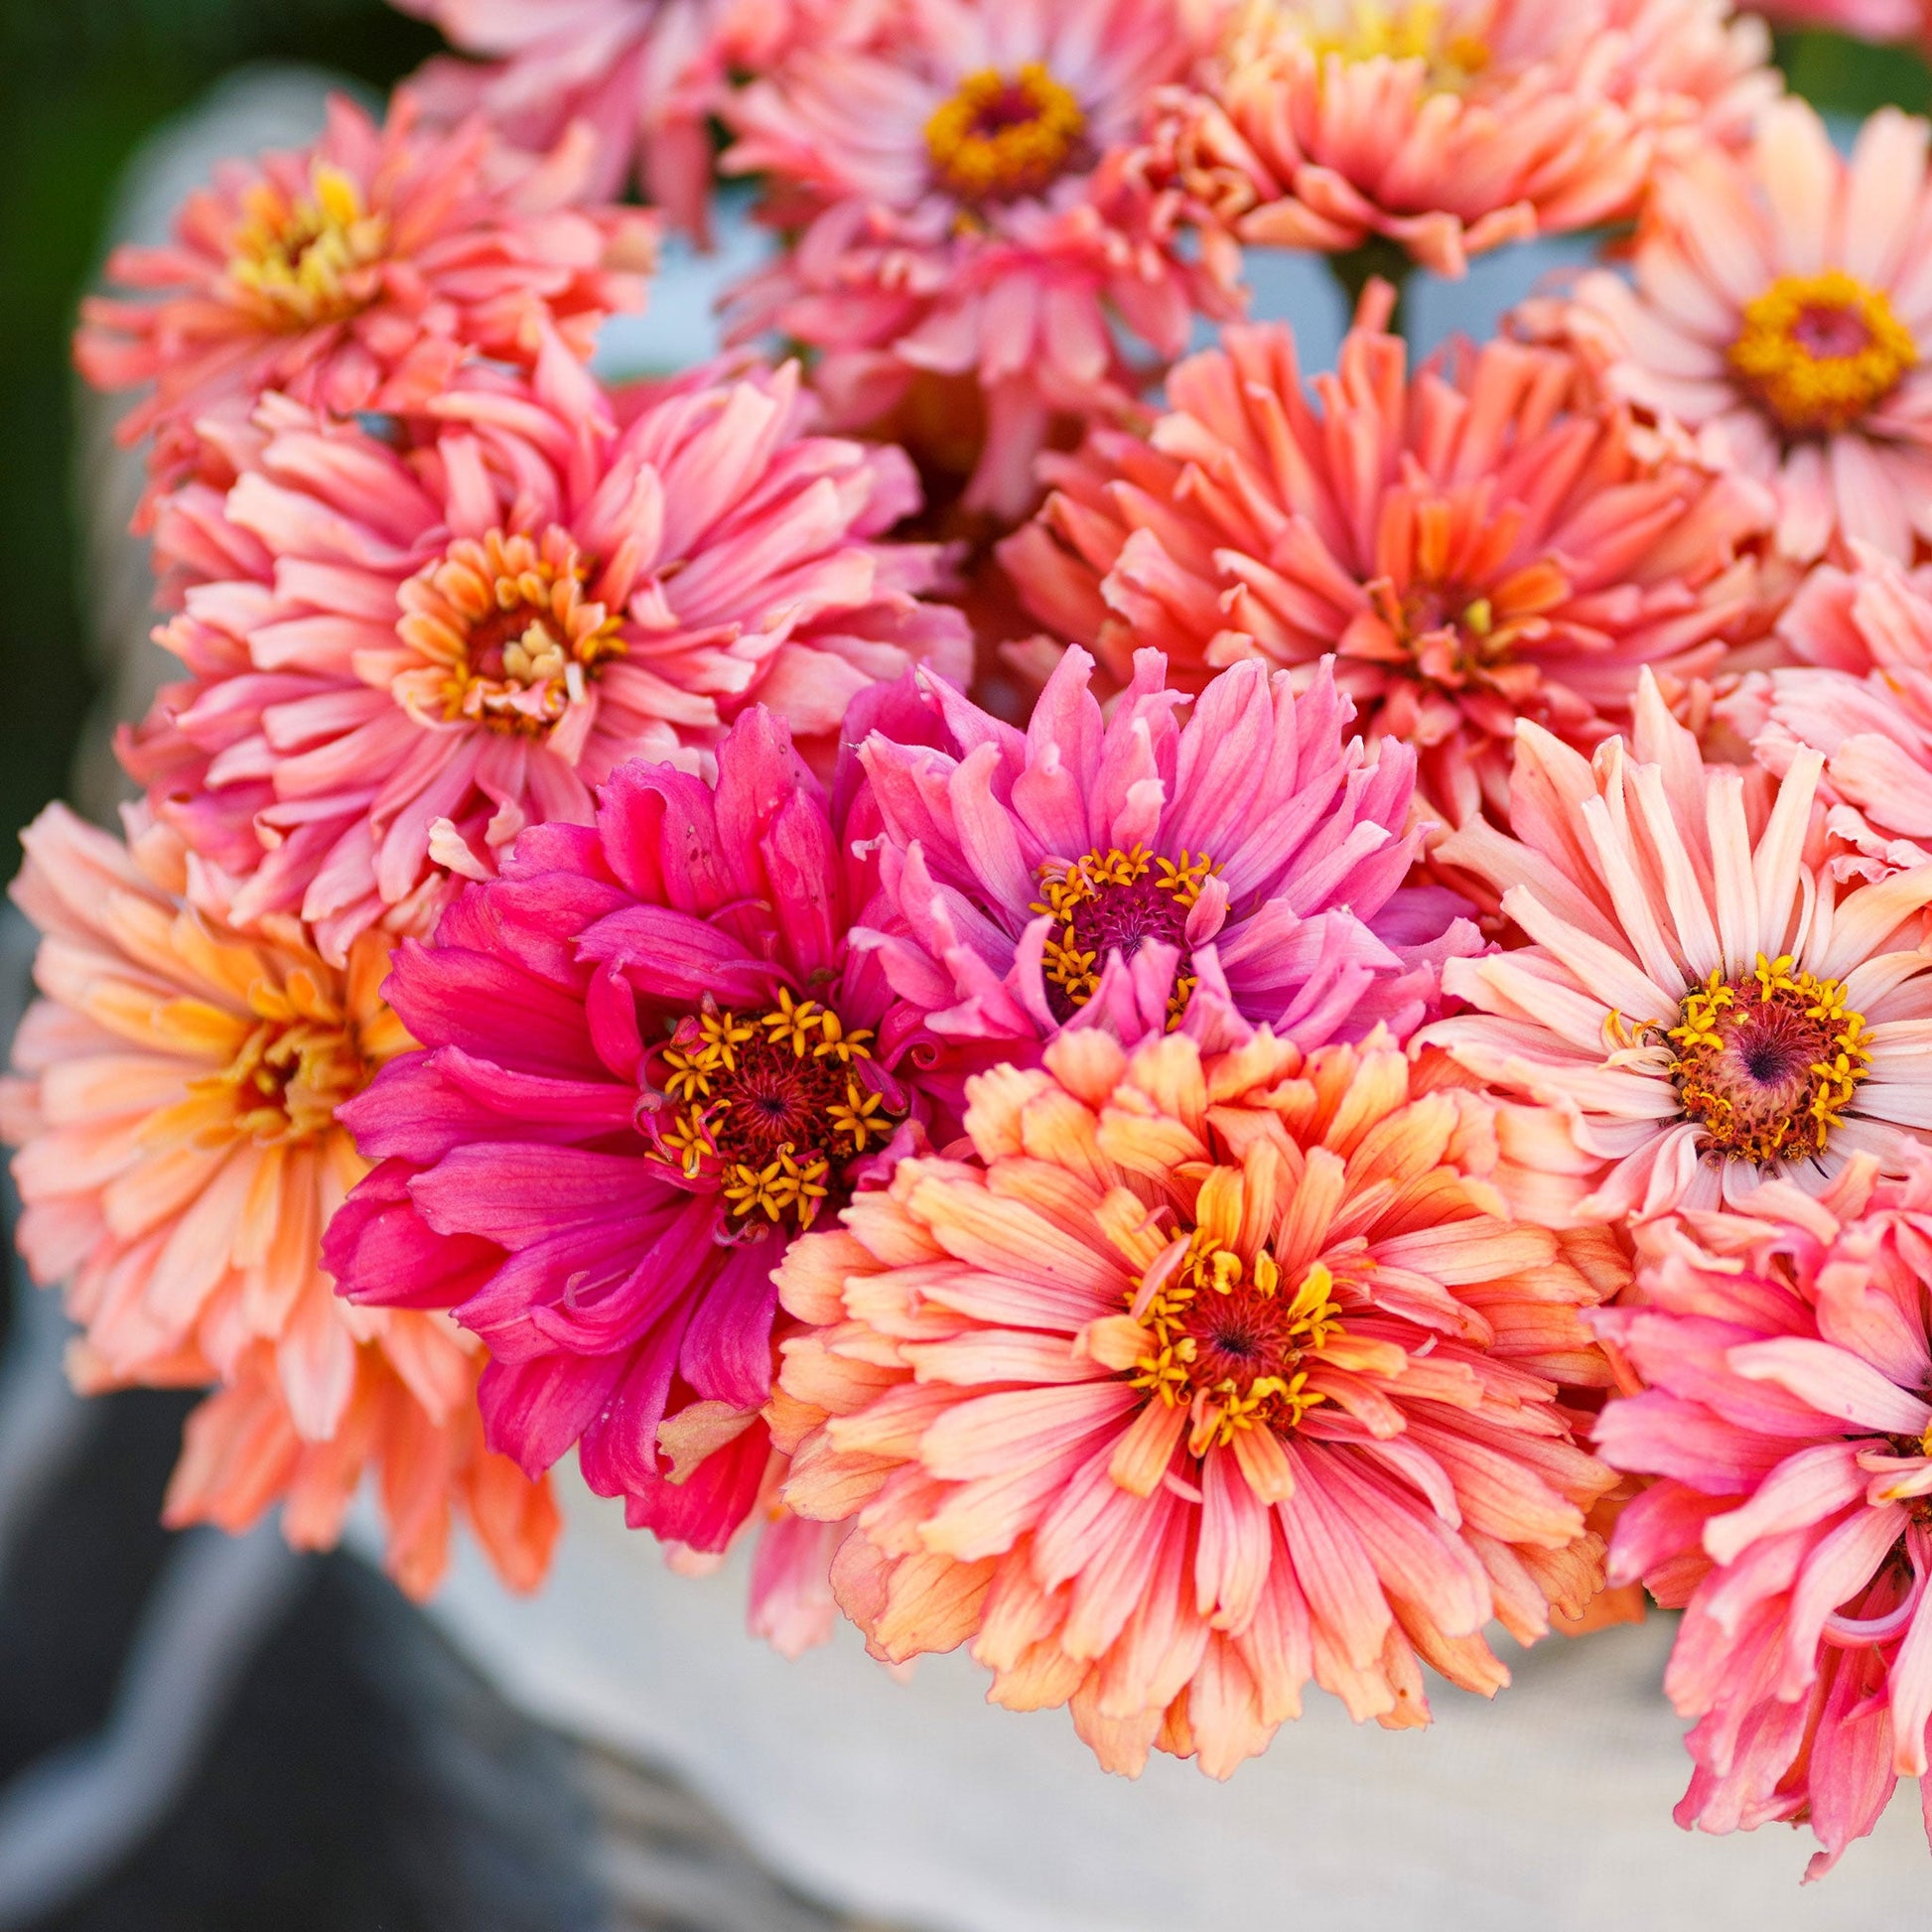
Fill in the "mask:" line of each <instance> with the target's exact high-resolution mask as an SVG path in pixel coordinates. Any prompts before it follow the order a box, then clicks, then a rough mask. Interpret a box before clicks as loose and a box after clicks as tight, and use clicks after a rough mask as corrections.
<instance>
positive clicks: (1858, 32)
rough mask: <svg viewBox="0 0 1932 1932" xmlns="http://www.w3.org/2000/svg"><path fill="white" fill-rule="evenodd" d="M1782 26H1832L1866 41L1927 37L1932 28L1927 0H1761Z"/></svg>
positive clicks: (1762, 10) (1760, 6)
mask: <svg viewBox="0 0 1932 1932" xmlns="http://www.w3.org/2000/svg"><path fill="white" fill-rule="evenodd" d="M1756 10H1757V11H1758V12H1759V13H1761V14H1762V15H1763V16H1764V18H1765V19H1766V20H1769V21H1772V22H1775V23H1776V24H1777V25H1778V26H1780V27H1828V28H1830V29H1831V30H1832V31H1833V32H1834V33H1839V34H1850V35H1853V36H1854V37H1855V38H1857V39H1859V40H1864V41H1909V40H1917V39H1923V38H1925V36H1926V35H1927V33H1928V31H1932V23H1928V20H1927V17H1926V7H1925V0H1757V9H1756Z"/></svg>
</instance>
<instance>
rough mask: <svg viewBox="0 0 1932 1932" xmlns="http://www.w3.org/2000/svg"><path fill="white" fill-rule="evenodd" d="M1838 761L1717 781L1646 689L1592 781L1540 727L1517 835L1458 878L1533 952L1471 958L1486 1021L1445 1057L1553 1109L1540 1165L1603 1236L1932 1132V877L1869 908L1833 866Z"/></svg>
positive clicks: (1527, 767)
mask: <svg viewBox="0 0 1932 1932" xmlns="http://www.w3.org/2000/svg"><path fill="white" fill-rule="evenodd" d="M1823 763H1824V760H1823V759H1821V758H1820V757H1819V755H1818V754H1817V753H1816V752H1810V751H1802V752H1799V753H1798V754H1797V755H1796V756H1795V757H1794V758H1793V759H1792V760H1791V764H1790V768H1789V769H1788V770H1787V771H1786V773H1785V774H1784V777H1783V779H1782V780H1781V781H1773V780H1772V778H1771V776H1770V774H1769V773H1768V772H1766V771H1763V770H1761V769H1749V770H1743V769H1738V768H1735V767H1732V766H1728V765H1707V764H1706V763H1705V762H1704V759H1703V758H1702V757H1701V755H1700V753H1699V751H1698V746H1697V742H1696V740H1695V739H1694V738H1693V737H1692V736H1691V734H1690V733H1689V732H1688V731H1686V730H1685V729H1684V728H1683V727H1682V726H1681V725H1679V724H1678V723H1677V722H1676V721H1675V720H1674V719H1673V718H1672V717H1671V716H1670V714H1669V712H1668V710H1667V709H1666V708H1665V705H1664V701H1663V698H1662V697H1661V695H1660V694H1659V692H1658V690H1657V686H1656V684H1655V682H1654V681H1653V680H1652V679H1651V678H1650V676H1649V674H1648V673H1646V674H1645V675H1644V678H1643V682H1642V684H1641V686H1640V687H1639V690H1638V695H1637V706H1636V724H1635V730H1634V732H1633V734H1632V736H1631V739H1630V741H1629V742H1628V743H1627V744H1626V743H1625V741H1624V740H1622V739H1620V738H1617V739H1611V740H1610V741H1609V742H1608V743H1607V744H1606V745H1604V746H1602V747H1601V748H1600V749H1599V750H1598V752H1597V754H1596V756H1595V758H1594V759H1593V760H1587V759H1584V758H1583V757H1581V756H1580V755H1579V754H1578V753H1576V752H1573V751H1571V750H1570V749H1569V748H1568V747H1566V746H1564V745H1562V744H1560V743H1558V741H1557V740H1556V739H1554V738H1552V737H1551V736H1550V735H1549V734H1548V733H1547V732H1545V731H1542V730H1540V729H1539V728H1538V727H1537V726H1535V725H1532V724H1528V723H1525V724H1524V725H1522V726H1521V727H1520V728H1519V730H1518V734H1517V751H1516V773H1515V778H1514V780H1513V783H1512V787H1511V801H1510V819H1509V823H1510V830H1511V833H1512V834H1513V836H1510V837H1505V836H1504V834H1503V833H1501V832H1499V831H1497V830H1496V829H1495V828H1494V827H1492V826H1490V825H1489V824H1487V823H1486V822H1485V821H1482V820H1471V821H1470V823H1469V824H1467V825H1465V826H1464V827H1463V828H1462V829H1461V830H1460V831H1458V832H1456V833H1455V834H1453V835H1452V836H1451V837H1449V838H1448V839H1446V840H1444V841H1443V843H1442V845H1441V846H1440V848H1439V849H1438V855H1437V856H1438V857H1439V859H1440V860H1441V861H1442V862H1443V863H1444V864H1446V865H1448V866H1449V867H1452V868H1455V869H1457V870H1459V871H1462V872H1465V873H1467V874H1468V875H1470V876H1472V877H1473V878H1475V879H1477V880H1479V881H1480V882H1482V884H1483V885H1485V886H1487V887H1488V888H1490V889H1492V890H1493V891H1494V892H1496V893H1497V894H1498V895H1500V900H1501V908H1502V913H1503V916H1504V918H1505V919H1506V920H1507V921H1508V922H1509V924H1510V926H1512V927H1513V928H1514V932H1515V935H1516V936H1518V937H1519V938H1520V939H1521V941H1522V942H1523V943H1522V944H1520V945H1519V946H1518V948H1517V949H1516V950H1515V951H1511V952H1500V953H1494V954H1491V955H1489V956H1488V957H1486V958H1482V959H1452V960H1450V961H1449V963H1448V964H1447V965H1446V966H1445V968H1444V972H1443V983H1444V987H1445V990H1446V991H1447V992H1449V994H1450V995H1451V996H1453V997H1454V998H1456V999H1460V1000H1464V1001H1466V1002H1467V1003H1468V1004H1469V1005H1470V1006H1471V1007H1473V1008H1475V1009H1476V1011H1475V1012H1473V1013H1464V1014H1460V1015H1457V1016H1455V1017H1453V1018H1451V1019H1448V1020H1444V1021H1441V1022H1439V1023H1438V1024H1437V1025H1436V1026H1435V1027H1434V1028H1432V1029H1431V1030H1430V1032H1429V1033H1428V1034H1427V1035H1424V1037H1425V1038H1427V1039H1430V1040H1432V1041H1434V1042H1437V1043H1440V1044H1441V1045H1443V1046H1444V1047H1446V1048H1447V1049H1448V1050H1449V1053H1451V1054H1452V1055H1453V1056H1454V1057H1455V1058H1456V1059H1457V1060H1459V1061H1460V1062H1461V1063H1462V1064H1463V1065H1464V1066H1465V1067H1467V1068H1468V1069H1469V1071H1470V1072H1472V1073H1473V1074H1475V1075H1476V1076H1477V1077H1478V1078H1480V1079H1483V1080H1487V1081H1492V1082H1495V1083H1496V1084H1498V1085H1500V1086H1502V1087H1504V1088H1507V1089H1512V1090H1514V1091H1516V1092H1518V1093H1521V1094H1524V1095H1526V1096H1527V1097H1528V1098H1530V1099H1531V1100H1533V1101H1536V1102H1538V1103H1540V1104H1541V1105H1542V1106H1544V1107H1546V1108H1547V1109H1549V1110H1550V1111H1549V1112H1548V1114H1547V1115H1545V1116H1544V1117H1543V1119H1544V1121H1545V1122H1546V1123H1547V1124H1548V1125H1549V1126H1550V1127H1552V1128H1554V1129H1555V1130H1556V1133H1555V1138H1554V1139H1552V1140H1549V1141H1547V1142H1546V1143H1545V1144H1544V1145H1543V1146H1542V1147H1541V1148H1540V1149H1539V1150H1538V1152H1537V1153H1536V1154H1535V1155H1534V1156H1531V1155H1530V1154H1528V1153H1527V1152H1526V1153H1525V1155H1524V1159H1525V1162H1526V1164H1528V1165H1532V1166H1536V1167H1539V1168H1541V1169H1542V1170H1543V1171H1544V1172H1545V1173H1546V1174H1547V1175H1548V1176H1549V1178H1550V1181H1551V1183H1552V1185H1557V1184H1559V1183H1560V1182H1562V1181H1563V1179H1564V1177H1565V1176H1574V1177H1575V1184H1576V1186H1577V1188H1578V1191H1579V1194H1580V1196H1581V1197H1580V1198H1579V1199H1578V1201H1577V1203H1576V1209H1575V1211H1576V1213H1577V1214H1578V1216H1579V1217H1580V1218H1582V1219H1583V1220H1606V1221H1615V1220H1620V1219H1622V1218H1623V1217H1625V1216H1630V1215H1634V1216H1636V1217H1638V1218H1640V1219H1647V1218H1650V1217H1652V1216H1655V1215H1658V1214H1662V1213H1666V1212H1668V1211H1670V1210H1671V1209H1673V1208H1676V1207H1679V1206H1688V1207H1697V1208H1710V1207H1716V1206H1718V1205H1719V1204H1720V1203H1721V1202H1724V1201H1732V1200H1736V1199H1737V1198H1739V1197H1740V1196H1741V1195H1744V1194H1746V1193H1748V1192H1749V1191H1750V1190H1751V1189H1752V1188H1754V1187H1755V1186H1756V1185H1757V1184H1758V1182H1759V1181H1760V1180H1768V1179H1773V1178H1778V1179H1786V1180H1789V1181H1791V1182H1792V1183H1793V1184H1795V1185H1797V1186H1799V1187H1801V1188H1803V1189H1805V1190H1806V1191H1808V1192H1812V1193H1817V1192H1819V1191H1821V1190H1822V1189H1823V1188H1824V1187H1825V1186H1827V1185H1828V1184H1829V1183H1830V1181H1831V1179H1832V1178H1833V1176H1834V1175H1836V1174H1838V1173H1841V1172H1842V1171H1843V1170H1844V1168H1845V1166H1846V1163H1847V1162H1848V1161H1849V1160H1850V1159H1851V1158H1852V1157H1853V1156H1854V1155H1857V1154H1871V1155H1874V1156H1876V1157H1877V1158H1879V1159H1880V1160H1881V1161H1882V1162H1885V1163H1887V1164H1895V1163H1896V1162H1897V1161H1899V1160H1901V1159H1903V1158H1904V1156H1905V1154H1906V1153H1907V1151H1908V1150H1909V1149H1910V1147H1911V1145H1912V1143H1913V1142H1915V1141H1917V1140H1919V1139H1921V1138H1923V1136H1924V1133H1925V1130H1926V1129H1927V1128H1932V1067H1929V1066H1928V1063H1927V1055H1926V1048H1925V1040H1926V1036H1927V1033H1928V1029H1932V952H1924V951H1921V950H1920V949H1919V946H1918V931H1919V915H1920V909H1921V908H1922V907H1923V906H1925V905H1926V904H1927V903H1929V902H1932V866H1927V867H1921V868H1918V869H1916V870H1914V871H1911V872H1906V873H1899V874H1896V875H1894V876H1892V877H1890V878H1887V879H1884V880H1882V881H1880V882H1878V883H1876V884H1871V885H1863V886H1853V887H1851V888H1850V889H1847V888H1845V887H1843V886H1841V884H1840V883H1839V881H1838V879H1837V877H1836V870H1837V869H1836V868H1835V867H1834V865H1833V864H1832V862H1831V860H1830V857H1829V855H1828V854H1827V853H1826V852H1825V851H1824V850H1823V849H1822V847H1823V840H1822V827H1821V826H1820V825H1819V824H1818V823H1817V815H1816V813H1815V802H1816V797H1817V790H1818V780H1819V773H1820V770H1821V768H1822V766H1823Z"/></svg>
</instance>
